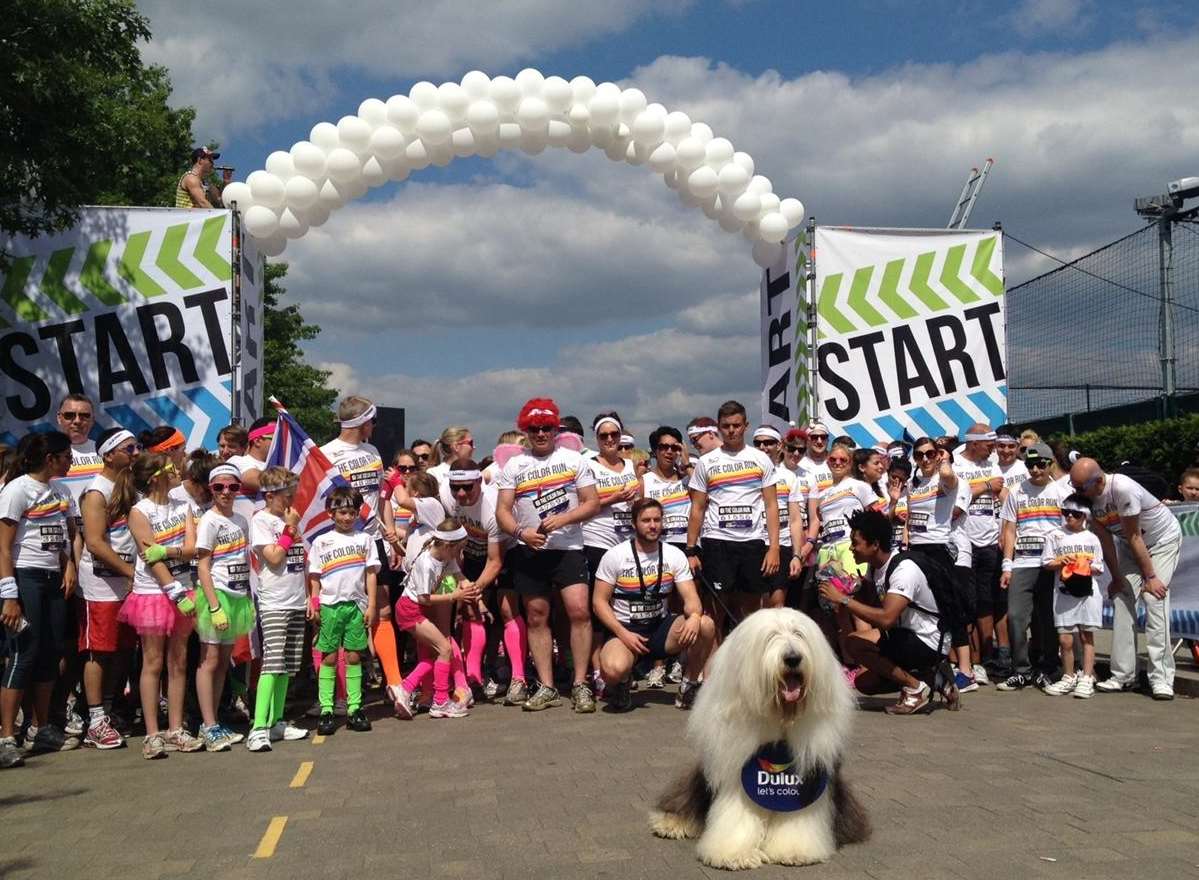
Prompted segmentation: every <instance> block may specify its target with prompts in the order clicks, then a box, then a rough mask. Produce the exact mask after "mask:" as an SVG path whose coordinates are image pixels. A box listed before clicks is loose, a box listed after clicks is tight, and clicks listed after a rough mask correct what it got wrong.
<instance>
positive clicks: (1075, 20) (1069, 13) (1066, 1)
mask: <svg viewBox="0 0 1199 880" xmlns="http://www.w3.org/2000/svg"><path fill="white" fill-rule="evenodd" d="M1090 6H1091V4H1090V2H1088V0H1024V2H1023V3H1021V4H1020V6H1019V7H1018V8H1017V9H1016V10H1015V11H1014V12H1012V14H1011V16H1010V18H1011V21H1012V24H1013V25H1014V26H1015V28H1016V31H1017V33H1019V34H1020V35H1021V36H1025V37H1032V36H1039V35H1043V34H1052V35H1055V36H1058V37H1060V36H1062V31H1073V30H1076V29H1079V28H1081V27H1083V26H1085V25H1086V23H1087V19H1088V16H1087V15H1086V13H1087V12H1088V9H1089V7H1090Z"/></svg>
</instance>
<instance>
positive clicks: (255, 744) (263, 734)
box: [246, 727, 271, 752]
mask: <svg viewBox="0 0 1199 880" xmlns="http://www.w3.org/2000/svg"><path fill="white" fill-rule="evenodd" d="M246 748H247V749H248V750H249V751H251V752H269V751H270V750H271V731H270V728H269V727H255V728H254V729H253V730H251V731H250V735H249V736H248V737H246Z"/></svg>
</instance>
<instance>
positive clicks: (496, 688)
mask: <svg viewBox="0 0 1199 880" xmlns="http://www.w3.org/2000/svg"><path fill="white" fill-rule="evenodd" d="M502 691H503V686H502V685H501V684H500V683H499V682H498V681H496V680H495V679H494V678H489V679H487V684H485V685H483V696H484V697H485V698H486V699H488V700H494V699H495V698H496V697H498V696H499V695H500V693H501V692H502Z"/></svg>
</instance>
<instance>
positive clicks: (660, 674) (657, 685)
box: [645, 666, 666, 691]
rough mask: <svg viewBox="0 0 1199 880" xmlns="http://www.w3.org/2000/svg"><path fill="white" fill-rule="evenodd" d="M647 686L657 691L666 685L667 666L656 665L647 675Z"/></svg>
mask: <svg viewBox="0 0 1199 880" xmlns="http://www.w3.org/2000/svg"><path fill="white" fill-rule="evenodd" d="M645 686H646V687H647V688H650V689H652V690H655V691H659V690H661V689H662V688H664V687H666V667H665V666H655V667H654V668H653V669H651V670H650V671H649V675H647V676H646V677H645Z"/></svg>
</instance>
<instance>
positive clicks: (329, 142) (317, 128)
mask: <svg viewBox="0 0 1199 880" xmlns="http://www.w3.org/2000/svg"><path fill="white" fill-rule="evenodd" d="M308 140H310V141H312V143H314V144H316V145H317V146H318V147H320V148H321V149H322V150H324V151H325V152H328V151H329V150H332V149H333V148H335V147H338V146H341V137H340V135H338V133H337V126H336V125H334V124H333V123H332V122H318V123H317V124H316V125H314V126H312V131H311V132H310V133H309V135H308Z"/></svg>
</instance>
